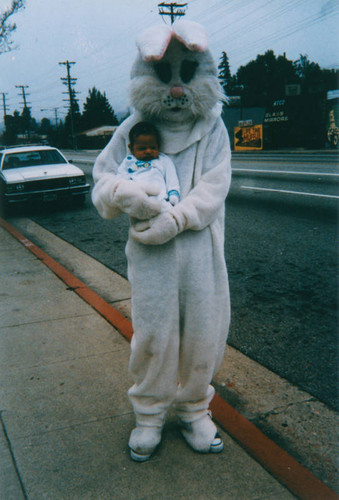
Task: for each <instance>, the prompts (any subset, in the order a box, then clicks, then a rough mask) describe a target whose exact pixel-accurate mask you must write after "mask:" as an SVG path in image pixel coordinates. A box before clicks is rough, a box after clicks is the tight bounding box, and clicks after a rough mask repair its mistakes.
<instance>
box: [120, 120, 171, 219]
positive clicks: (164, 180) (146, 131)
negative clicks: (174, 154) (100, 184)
mask: <svg viewBox="0 0 339 500" xmlns="http://www.w3.org/2000/svg"><path fill="white" fill-rule="evenodd" d="M129 141H130V143H129V145H128V147H129V149H130V151H131V153H132V154H131V155H128V156H127V157H126V158H125V159H124V160H123V161H122V163H121V164H120V166H119V168H118V174H117V175H118V177H120V178H123V179H127V180H135V181H137V182H139V181H141V182H150V183H152V185H153V186H155V187H156V188H158V190H159V194H158V195H157V196H156V198H157V199H159V200H160V201H161V203H162V210H163V211H165V210H168V208H169V206H174V205H176V204H177V203H178V201H179V196H180V195H179V181H178V177H177V173H176V170H175V166H174V164H173V162H172V160H171V159H170V158H169V157H168V156H167V155H165V154H163V153H159V145H160V136H159V133H158V131H157V129H156V128H155V127H154V126H153V125H152V124H151V123H148V122H139V123H137V124H136V125H134V127H132V128H131V130H130V132H129Z"/></svg>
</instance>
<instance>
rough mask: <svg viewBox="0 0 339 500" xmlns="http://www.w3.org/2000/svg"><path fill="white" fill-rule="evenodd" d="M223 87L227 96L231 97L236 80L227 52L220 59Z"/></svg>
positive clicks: (219, 68)
mask: <svg viewBox="0 0 339 500" xmlns="http://www.w3.org/2000/svg"><path fill="white" fill-rule="evenodd" d="M218 70H219V75H218V78H219V80H220V83H221V86H222V87H223V89H224V92H225V94H226V95H231V94H232V91H233V90H234V87H235V83H236V82H235V80H236V79H235V78H234V77H233V76H232V74H231V70H230V64H229V60H228V56H227V54H226V52H222V54H221V57H220V63H219V66H218Z"/></svg>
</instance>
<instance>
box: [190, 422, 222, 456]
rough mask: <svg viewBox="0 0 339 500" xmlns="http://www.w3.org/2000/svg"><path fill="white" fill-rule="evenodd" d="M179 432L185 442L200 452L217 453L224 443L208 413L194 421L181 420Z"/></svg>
mask: <svg viewBox="0 0 339 500" xmlns="http://www.w3.org/2000/svg"><path fill="white" fill-rule="evenodd" d="M180 430H181V434H182V435H183V436H184V438H185V440H186V442H187V444H188V445H189V446H190V447H191V448H193V450H195V451H199V452H200V453H219V452H220V451H222V450H223V448H224V443H223V441H222V439H221V438H220V436H219V435H218V433H217V428H216V426H215V424H214V423H213V422H212V419H211V417H210V415H209V414H207V415H205V416H203V417H202V418H200V419H199V420H196V421H194V422H189V423H187V422H182V421H181V429H180Z"/></svg>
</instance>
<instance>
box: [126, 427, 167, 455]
mask: <svg viewBox="0 0 339 500" xmlns="http://www.w3.org/2000/svg"><path fill="white" fill-rule="evenodd" d="M161 431H162V429H161V427H147V426H142V425H140V426H137V427H136V428H135V429H133V431H132V432H131V436H130V439H129V443H128V446H129V448H130V454H131V458H132V460H135V461H136V462H146V460H149V459H150V458H151V455H152V453H153V452H154V451H155V449H156V447H157V446H158V444H159V443H160V441H161Z"/></svg>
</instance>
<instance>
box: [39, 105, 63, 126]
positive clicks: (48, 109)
mask: <svg viewBox="0 0 339 500" xmlns="http://www.w3.org/2000/svg"><path fill="white" fill-rule="evenodd" d="M52 109H53V110H54V117H55V126H56V127H57V126H58V122H59V120H58V109H59V108H40V111H51V110H52Z"/></svg>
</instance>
